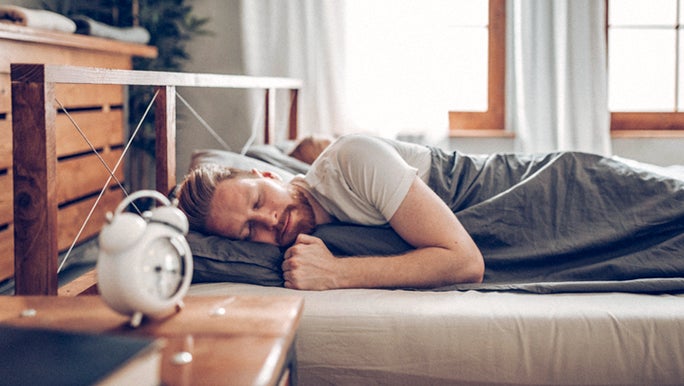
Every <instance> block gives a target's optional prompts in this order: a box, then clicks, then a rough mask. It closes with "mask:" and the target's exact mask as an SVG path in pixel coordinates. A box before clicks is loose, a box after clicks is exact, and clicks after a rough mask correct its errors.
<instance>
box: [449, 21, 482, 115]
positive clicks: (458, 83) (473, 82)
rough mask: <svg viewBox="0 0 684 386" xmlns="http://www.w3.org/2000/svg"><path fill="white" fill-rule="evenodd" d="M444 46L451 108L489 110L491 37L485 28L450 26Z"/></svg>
mask: <svg viewBox="0 0 684 386" xmlns="http://www.w3.org/2000/svg"><path fill="white" fill-rule="evenodd" d="M448 33H449V37H448V38H447V40H448V41H450V42H452V43H450V44H447V45H446V46H445V47H444V50H445V52H446V55H447V68H446V69H445V70H446V71H445V72H444V74H445V77H444V82H445V83H446V88H447V90H448V91H449V95H448V96H447V100H448V101H449V106H448V107H449V110H450V111H487V70H488V67H487V66H488V63H487V60H488V55H487V43H488V42H487V40H488V38H489V34H488V31H487V29H485V28H477V29H476V28H463V27H460V28H459V27H453V28H450V29H449V31H448Z"/></svg>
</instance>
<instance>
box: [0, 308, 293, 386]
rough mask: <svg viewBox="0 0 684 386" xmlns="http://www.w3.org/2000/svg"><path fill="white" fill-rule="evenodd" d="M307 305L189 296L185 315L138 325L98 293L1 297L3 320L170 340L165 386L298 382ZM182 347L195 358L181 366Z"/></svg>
mask: <svg viewBox="0 0 684 386" xmlns="http://www.w3.org/2000/svg"><path fill="white" fill-rule="evenodd" d="M302 307H303V300H302V299H300V298H297V297H285V296H282V297H280V296H278V297H275V296H226V297H204V296H202V297H195V296H188V297H186V298H185V308H184V309H183V310H182V311H181V312H180V313H177V314H175V315H173V316H171V317H169V318H166V319H163V320H146V321H144V322H143V324H142V325H141V326H140V327H139V328H137V329H132V328H130V327H129V325H128V319H127V318H126V317H124V316H122V315H119V314H117V313H115V312H114V311H112V310H111V309H109V308H108V307H107V306H106V304H105V303H104V302H103V301H102V300H101V299H100V297H99V296H80V297H63V296H2V297H0V322H2V323H6V324H11V325H15V326H31V327H44V328H53V329H58V330H65V331H82V332H95V333H115V334H132V335H135V334H142V335H145V336H153V337H159V338H163V339H164V340H165V343H166V344H165V346H164V349H163V352H162V381H163V383H164V385H191V384H204V385H283V384H291V383H293V381H294V376H295V373H294V371H295V367H294V366H295V362H294V338H295V331H296V329H297V326H298V324H299V318H300V315H301V312H302ZM25 310H35V316H22V312H23V311H25ZM26 314H27V313H24V315H26ZM31 314H32V313H31ZM182 351H187V352H190V353H191V354H192V356H193V360H192V362H191V363H189V364H186V365H178V364H174V363H173V362H172V358H173V356H174V355H175V354H176V353H178V352H182Z"/></svg>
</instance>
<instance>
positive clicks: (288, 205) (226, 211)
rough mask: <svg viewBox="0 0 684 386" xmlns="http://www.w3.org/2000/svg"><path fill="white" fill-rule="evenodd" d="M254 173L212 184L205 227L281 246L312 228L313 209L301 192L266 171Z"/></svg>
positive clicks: (213, 231)
mask: <svg viewBox="0 0 684 386" xmlns="http://www.w3.org/2000/svg"><path fill="white" fill-rule="evenodd" d="M254 173H255V175H256V176H257V177H256V178H232V179H228V180H225V181H222V182H221V183H219V184H218V185H217V186H216V191H215V193H214V197H213V199H212V202H211V205H210V208H211V210H210V212H211V215H210V217H209V218H207V224H206V225H207V230H208V231H210V232H212V233H214V234H217V235H221V236H226V237H229V238H231V239H235V240H248V241H254V242H261V243H268V244H274V245H278V246H283V247H284V246H289V245H291V244H292V243H294V241H295V239H296V238H297V235H298V234H300V233H310V232H311V231H313V229H314V227H315V226H316V223H315V218H314V214H313V209H312V208H311V205H310V204H309V202H308V200H307V199H306V197H305V196H304V195H303V194H302V193H300V192H299V191H297V190H296V188H295V187H294V186H291V185H287V184H285V183H283V182H282V181H280V180H279V179H277V178H274V177H273V176H272V175H270V174H261V173H260V172H257V171H254Z"/></svg>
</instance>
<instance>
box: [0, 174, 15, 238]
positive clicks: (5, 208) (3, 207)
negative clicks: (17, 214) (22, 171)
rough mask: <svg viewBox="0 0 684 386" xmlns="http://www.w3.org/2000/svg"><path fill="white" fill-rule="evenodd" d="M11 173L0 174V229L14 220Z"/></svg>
mask: <svg viewBox="0 0 684 386" xmlns="http://www.w3.org/2000/svg"><path fill="white" fill-rule="evenodd" d="M13 183H14V181H13V180H12V171H11V170H9V171H7V173H3V174H0V187H2V188H0V227H2V226H5V225H7V224H9V223H11V222H12V219H13V218H14V203H13V201H12V197H13V196H14V191H13Z"/></svg>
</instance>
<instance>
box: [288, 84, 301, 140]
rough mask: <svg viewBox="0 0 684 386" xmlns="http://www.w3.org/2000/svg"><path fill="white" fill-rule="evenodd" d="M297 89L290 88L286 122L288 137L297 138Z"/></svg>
mask: <svg viewBox="0 0 684 386" xmlns="http://www.w3.org/2000/svg"><path fill="white" fill-rule="evenodd" d="M298 96H299V90H298V89H296V88H293V89H291V90H290V121H289V124H288V139H297V103H298V100H297V97H298Z"/></svg>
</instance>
